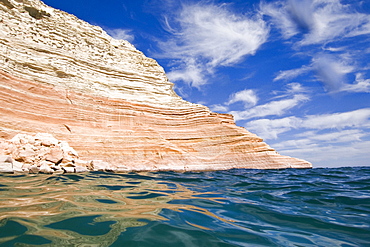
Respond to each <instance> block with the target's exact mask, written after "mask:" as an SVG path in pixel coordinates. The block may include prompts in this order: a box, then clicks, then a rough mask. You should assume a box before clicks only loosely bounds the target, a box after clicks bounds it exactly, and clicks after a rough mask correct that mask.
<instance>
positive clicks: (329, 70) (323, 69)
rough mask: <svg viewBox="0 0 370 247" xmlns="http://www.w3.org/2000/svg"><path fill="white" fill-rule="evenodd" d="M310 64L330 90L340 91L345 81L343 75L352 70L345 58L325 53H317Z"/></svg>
mask: <svg viewBox="0 0 370 247" xmlns="http://www.w3.org/2000/svg"><path fill="white" fill-rule="evenodd" d="M312 66H313V68H314V69H315V72H316V74H317V77H318V79H319V80H320V81H321V82H322V83H323V84H324V86H325V88H326V89H327V90H328V91H332V92H338V91H340V90H341V88H342V87H343V86H344V85H345V83H346V78H345V76H346V75H347V74H348V73H350V72H352V71H353V70H354V67H353V66H350V65H349V64H348V62H347V61H345V59H338V58H337V57H334V56H331V55H327V54H320V55H317V56H316V57H315V58H314V59H313V61H312Z"/></svg>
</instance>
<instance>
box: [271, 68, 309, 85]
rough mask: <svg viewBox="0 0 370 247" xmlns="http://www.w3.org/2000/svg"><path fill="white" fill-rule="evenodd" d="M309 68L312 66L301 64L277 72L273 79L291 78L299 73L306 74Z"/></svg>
mask: <svg viewBox="0 0 370 247" xmlns="http://www.w3.org/2000/svg"><path fill="white" fill-rule="evenodd" d="M311 70H312V68H311V67H310V66H302V67H301V68H298V69H291V70H284V71H279V74H278V75H277V76H276V77H275V78H274V81H279V80H286V81H288V80H292V79H294V78H296V77H298V76H300V75H304V74H306V73H307V72H309V71H311Z"/></svg>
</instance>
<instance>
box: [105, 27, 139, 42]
mask: <svg viewBox="0 0 370 247" xmlns="http://www.w3.org/2000/svg"><path fill="white" fill-rule="evenodd" d="M104 30H105V31H106V32H107V33H108V34H109V35H110V36H111V37H112V38H114V39H123V40H127V41H128V42H130V43H131V42H133V41H134V39H135V36H134V35H133V34H132V30H130V29H122V28H104Z"/></svg>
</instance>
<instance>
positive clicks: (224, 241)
mask: <svg viewBox="0 0 370 247" xmlns="http://www.w3.org/2000/svg"><path fill="white" fill-rule="evenodd" d="M36 245H38V246H176V247H179V246H343V247H344V246H370V168H365V167H362V168H340V169H307V170H295V169H288V170H231V171H218V172H203V173H184V174H181V173H172V172H161V173H140V174H135V173H130V174H109V173H88V174H82V175H81V174H78V175H76V174H75V175H0V246H36Z"/></svg>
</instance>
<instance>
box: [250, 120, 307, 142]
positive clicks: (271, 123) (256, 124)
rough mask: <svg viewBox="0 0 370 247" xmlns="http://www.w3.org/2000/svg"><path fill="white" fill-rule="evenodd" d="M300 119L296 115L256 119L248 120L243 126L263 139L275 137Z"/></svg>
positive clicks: (289, 128) (295, 124)
mask: <svg viewBox="0 0 370 247" xmlns="http://www.w3.org/2000/svg"><path fill="white" fill-rule="evenodd" d="M301 121H302V120H301V119H299V118H297V117H286V118H281V119H274V120H272V119H258V120H254V121H250V122H248V123H247V124H246V125H245V128H246V129H248V130H250V131H252V132H255V133H257V134H258V135H259V136H261V137H262V138H263V139H277V137H278V135H279V134H281V133H284V132H287V131H289V130H291V129H293V128H296V126H298V125H299V123H297V122H301Z"/></svg>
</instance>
